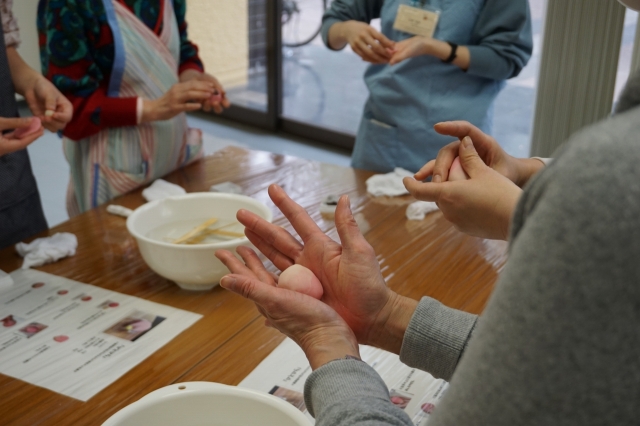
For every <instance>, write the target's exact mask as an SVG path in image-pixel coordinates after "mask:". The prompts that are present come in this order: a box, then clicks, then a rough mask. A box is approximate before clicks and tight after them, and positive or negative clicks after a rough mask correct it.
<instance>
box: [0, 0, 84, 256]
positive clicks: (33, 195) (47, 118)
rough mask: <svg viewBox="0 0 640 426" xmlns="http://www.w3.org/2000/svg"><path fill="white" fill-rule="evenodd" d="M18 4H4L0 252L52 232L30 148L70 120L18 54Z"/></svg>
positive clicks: (67, 109) (56, 95) (62, 102)
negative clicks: (21, 106) (24, 109)
mask: <svg viewBox="0 0 640 426" xmlns="http://www.w3.org/2000/svg"><path fill="white" fill-rule="evenodd" d="M12 6H13V0H0V16H1V17H2V30H3V31H2V33H1V34H0V131H2V136H1V137H0V249H1V248H4V247H7V246H10V245H12V244H15V243H17V242H19V241H21V240H23V239H25V238H28V237H30V236H31V235H33V234H36V233H38V232H41V231H44V230H46V229H47V228H48V226H47V221H46V219H45V217H44V213H43V211H42V203H41V201H40V194H39V192H38V186H37V184H36V180H35V178H34V176H33V172H32V170H31V162H30V161H29V154H28V153H27V149H26V148H27V146H28V145H29V144H30V143H32V142H34V141H35V140H36V139H38V138H39V137H40V136H42V135H43V133H44V129H43V128H42V124H43V125H44V127H46V128H47V129H49V130H52V131H57V130H60V129H62V128H63V127H64V126H65V125H66V123H67V122H68V121H69V120H70V119H71V115H72V113H73V112H72V110H73V108H72V106H71V103H69V101H68V100H67V99H66V98H65V97H64V96H62V94H61V93H60V92H59V91H58V90H57V89H56V88H55V87H54V86H53V85H52V84H51V83H50V82H49V81H48V80H47V79H46V78H44V77H43V76H42V75H40V74H39V73H38V72H37V71H35V70H33V69H32V68H31V67H29V66H28V65H27V64H26V63H25V62H24V60H23V59H22V58H21V57H20V55H19V54H18V52H17V50H16V48H17V47H18V44H19V43H20V31H19V29H18V23H17V21H16V19H15V17H14V16H13V13H12ZM16 92H17V93H19V94H21V95H22V96H24V97H25V99H26V101H27V103H28V105H29V108H30V109H31V112H32V113H33V115H34V116H36V117H37V118H38V119H40V120H41V123H42V124H41V125H39V126H38V127H37V128H35V129H33V131H32V132H30V133H29V134H25V135H23V136H16V135H15V133H14V130H17V129H28V128H29V127H30V126H31V125H32V124H33V123H34V121H33V120H34V119H32V118H18V104H17V102H16V96H15V94H16Z"/></svg>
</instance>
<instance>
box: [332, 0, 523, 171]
mask: <svg viewBox="0 0 640 426" xmlns="http://www.w3.org/2000/svg"><path fill="white" fill-rule="evenodd" d="M378 17H380V18H381V30H382V32H378V31H377V30H375V29H374V28H373V27H371V26H370V25H369V22H370V21H371V20H372V19H375V18H378ZM415 17H418V18H419V19H418V21H421V22H422V24H412V23H414V22H416V20H415V19H414V18H415ZM322 37H323V40H324V42H325V44H326V45H327V46H328V47H329V48H330V49H334V50H339V49H342V48H344V47H345V46H346V45H347V44H349V45H350V46H351V48H352V49H353V51H354V52H355V53H356V54H358V55H359V56H360V57H362V59H363V60H365V61H367V62H371V64H372V65H371V66H369V68H368V69H367V71H366V73H365V75H364V79H365V83H366V84H367V87H368V89H369V99H368V100H367V102H366V104H365V107H364V111H363V114H362V118H361V121H360V127H359V129H358V134H357V136H356V144H355V147H354V151H353V156H352V166H353V167H356V168H360V169H366V170H372V171H376V172H388V171H390V170H392V169H393V168H394V167H403V168H405V169H408V170H410V171H414V172H415V171H417V170H418V169H420V167H421V166H422V165H424V164H425V163H426V162H427V161H428V160H430V159H432V158H435V156H436V155H437V154H438V150H439V149H440V148H442V147H443V146H444V145H446V144H447V143H448V142H449V141H448V140H447V139H446V138H445V137H443V136H442V135H439V134H438V133H436V132H435V131H434V130H433V125H434V124H435V123H438V122H441V121H447V120H452V119H461V120H466V121H469V122H471V123H473V124H474V125H476V126H478V127H480V128H481V129H482V130H483V131H485V132H487V133H490V131H491V123H492V119H493V116H492V115H493V114H492V106H493V102H494V100H495V98H496V96H497V95H498V93H499V92H500V90H501V89H502V88H503V87H504V80H506V79H509V78H512V77H515V76H517V75H518V74H519V73H520V71H521V70H522V68H523V67H524V66H525V65H526V64H527V62H528V60H529V58H530V57H531V52H532V49H533V39H532V35H531V16H530V11H529V5H528V2H527V1H526V0H467V1H462V0H447V1H444V0H416V1H410V0H387V1H383V0H335V1H334V2H333V3H332V4H331V8H330V9H329V10H328V11H327V12H326V13H325V15H324V18H323V26H322Z"/></svg>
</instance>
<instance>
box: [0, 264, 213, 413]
mask: <svg viewBox="0 0 640 426" xmlns="http://www.w3.org/2000/svg"><path fill="white" fill-rule="evenodd" d="M11 277H12V278H13V281H14V284H13V285H9V286H4V287H0V373H2V374H5V375H7V376H11V377H15V378H16V379H20V380H23V381H25V382H27V383H31V384H33V385H36V386H41V387H43V388H46V389H50V390H52V391H54V392H58V393H61V394H63V395H67V396H70V397H72V398H75V399H79V400H81V401H87V400H88V399H89V398H91V397H92V396H94V395H95V394H97V393H98V392H100V391H101V390H102V389H104V388H106V387H107V386H109V385H110V384H111V383H113V382H115V381H116V380H117V379H118V378H120V377H121V376H123V375H124V374H125V373H126V372H127V371H129V370H130V369H132V368H133V367H135V366H136V365H138V364H139V363H140V362H142V361H144V359H145V358H147V357H148V356H149V355H151V354H152V353H154V352H155V351H157V350H158V349H160V348H161V347H162V346H164V345H165V344H166V343H168V342H169V341H171V340H172V339H173V338H174V337H176V336H177V335H178V334H180V333H181V332H182V331H184V330H186V329H187V328H189V327H190V326H191V325H192V324H193V323H195V322H196V321H198V319H200V318H201V317H202V315H198V314H194V313H191V312H187V311H183V310H180V309H175V308H172V307H170V306H165V305H160V304H158V303H153V302H149V301H146V300H143V299H139V298H137V297H131V296H127V295H124V294H120V293H116V292H113V291H109V290H105V289H103V288H99V287H94V286H91V285H87V284H82V283H79V282H76V281H72V280H68V279H66V278H62V277H58V276H55V275H50V274H45V273H44V272H39V271H34V270H18V271H15V272H13V273H11Z"/></svg>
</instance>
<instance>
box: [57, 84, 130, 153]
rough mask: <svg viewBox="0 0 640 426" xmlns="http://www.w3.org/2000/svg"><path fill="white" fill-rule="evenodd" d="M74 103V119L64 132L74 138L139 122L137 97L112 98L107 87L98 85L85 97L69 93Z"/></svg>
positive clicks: (77, 138)
mask: <svg viewBox="0 0 640 426" xmlns="http://www.w3.org/2000/svg"><path fill="white" fill-rule="evenodd" d="M67 97H68V98H69V101H71V103H72V104H73V119H72V120H71V122H70V123H69V124H68V125H67V127H66V128H65V129H64V131H63V134H64V135H65V136H66V137H68V138H69V139H72V140H76V141H77V140H80V139H83V138H86V137H88V136H91V135H94V134H96V133H98V132H99V131H100V130H103V129H106V128H109V127H122V126H135V125H137V124H138V122H137V121H138V113H137V108H138V100H137V98H111V97H108V96H107V89H106V87H102V86H101V87H98V89H96V91H95V92H93V93H92V94H91V95H90V96H88V97H86V98H83V97H78V96H74V95H69V94H67Z"/></svg>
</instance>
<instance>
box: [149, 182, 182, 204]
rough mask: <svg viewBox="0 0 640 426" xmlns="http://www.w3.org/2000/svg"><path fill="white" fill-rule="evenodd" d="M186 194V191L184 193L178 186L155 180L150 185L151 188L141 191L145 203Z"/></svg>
mask: <svg viewBox="0 0 640 426" xmlns="http://www.w3.org/2000/svg"><path fill="white" fill-rule="evenodd" d="M186 193H187V191H185V190H184V188H183V187H181V186H180V185H176V184H174V183H169V182H167V181H166V180H164V179H157V180H156V181H155V182H153V183H152V184H151V186H149V187H148V188H145V189H144V190H143V191H142V196H143V197H144V199H145V200H147V201H155V200H162V199H164V198H167V197H172V196H174V195H183V194H186Z"/></svg>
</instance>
